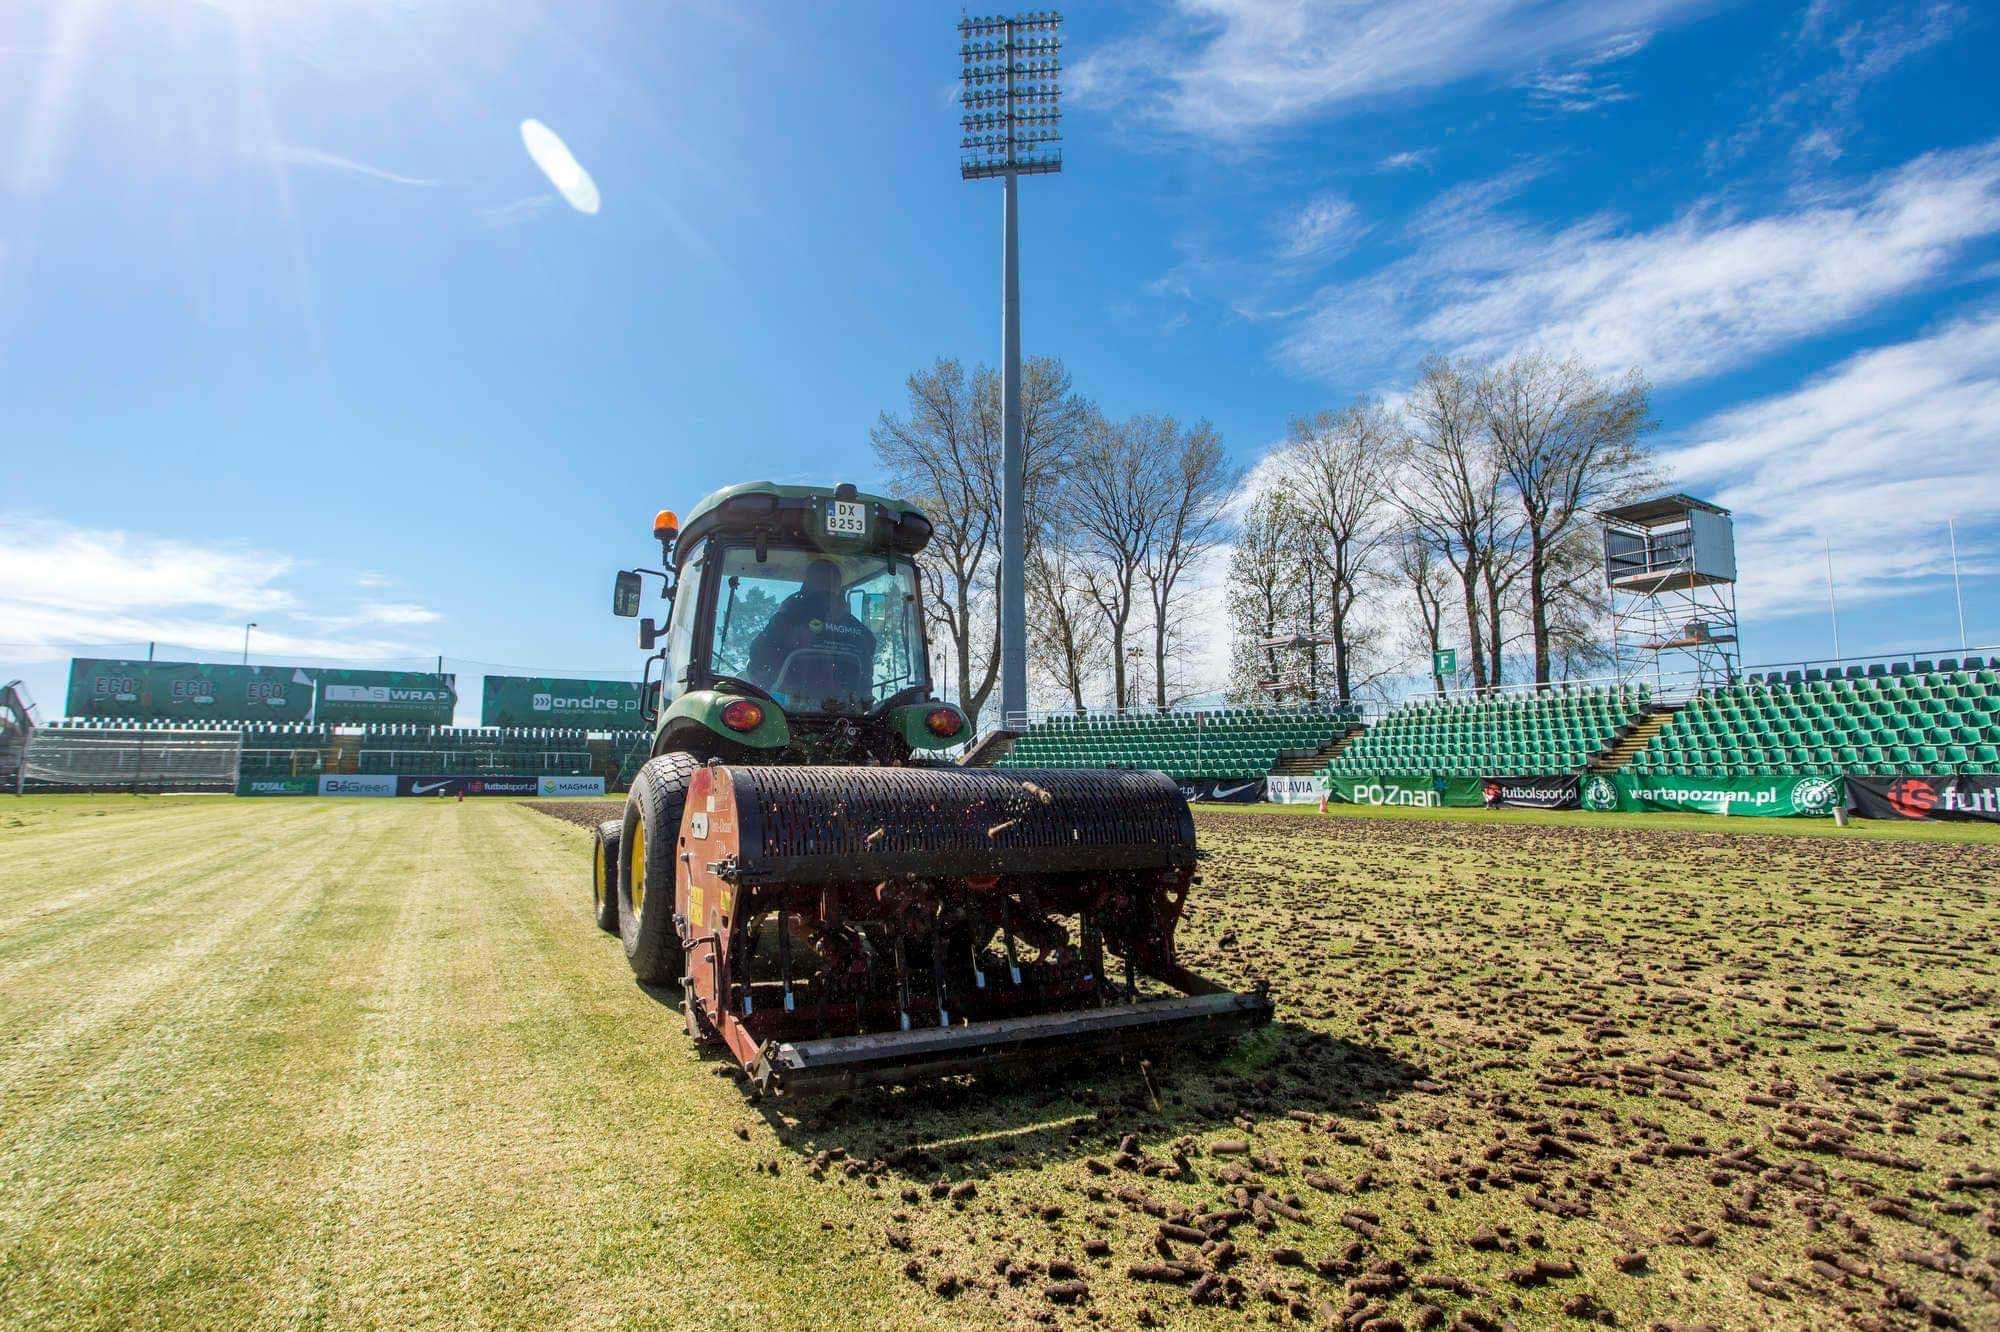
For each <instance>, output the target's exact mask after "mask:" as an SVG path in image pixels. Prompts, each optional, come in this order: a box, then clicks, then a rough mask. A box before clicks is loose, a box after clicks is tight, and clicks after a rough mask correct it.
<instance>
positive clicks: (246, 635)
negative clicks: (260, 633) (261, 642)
mask: <svg viewBox="0 0 2000 1332" xmlns="http://www.w3.org/2000/svg"><path fill="white" fill-rule="evenodd" d="M256 627H257V622H256V621H255V620H252V621H251V622H250V623H249V624H246V625H244V626H243V664H244V665H245V666H248V665H249V664H250V631H251V630H252V629H255V628H256Z"/></svg>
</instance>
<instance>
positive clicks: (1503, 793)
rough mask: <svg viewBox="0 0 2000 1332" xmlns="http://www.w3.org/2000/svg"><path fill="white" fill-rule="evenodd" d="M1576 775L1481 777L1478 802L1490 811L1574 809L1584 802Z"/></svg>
mask: <svg viewBox="0 0 2000 1332" xmlns="http://www.w3.org/2000/svg"><path fill="white" fill-rule="evenodd" d="M1581 794H1582V793H1581V784H1580V783H1579V781H1578V779H1577V775H1576V774H1575V773H1573V772H1572V773H1558V774H1552V775H1549V776H1541V777H1482V778H1480V780H1479V798H1480V799H1481V800H1482V801H1483V802H1484V803H1485V804H1486V805H1488V806H1489V807H1496V808H1497V807H1504V808H1507V809H1575V808H1576V807H1577V804H1578V802H1579V800H1580V799H1581Z"/></svg>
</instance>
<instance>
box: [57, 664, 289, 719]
mask: <svg viewBox="0 0 2000 1332" xmlns="http://www.w3.org/2000/svg"><path fill="white" fill-rule="evenodd" d="M312 707H313V678H312V675H311V674H310V673H308V672H306V671H301V670H297V669H295V668H293V667H290V666H223V665H216V664H213V663H209V662H193V661H112V660H105V659H101V658H93V657H77V658H74V659H73V660H71V662H70V664H69V697H68V699H67V700H66V708H65V711H64V715H65V716H69V717H124V718H131V719H133V720H135V721H231V722H241V721H271V722H296V721H305V720H306V719H307V718H309V717H311V716H312Z"/></svg>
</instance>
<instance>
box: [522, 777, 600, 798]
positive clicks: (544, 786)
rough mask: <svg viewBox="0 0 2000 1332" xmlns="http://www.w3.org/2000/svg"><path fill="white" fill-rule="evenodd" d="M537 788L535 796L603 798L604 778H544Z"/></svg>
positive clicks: (537, 784)
mask: <svg viewBox="0 0 2000 1332" xmlns="http://www.w3.org/2000/svg"><path fill="white" fill-rule="evenodd" d="M535 786H536V790H535V794H536V795H544V796H601V795H603V794H604V779H603V778H602V777H544V778H542V779H541V780H540V781H538V782H537V783H536V784H535Z"/></svg>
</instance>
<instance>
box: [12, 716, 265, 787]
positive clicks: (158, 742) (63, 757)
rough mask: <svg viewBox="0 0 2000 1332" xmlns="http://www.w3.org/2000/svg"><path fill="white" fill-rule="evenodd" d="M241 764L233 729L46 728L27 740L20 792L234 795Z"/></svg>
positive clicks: (239, 745)
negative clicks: (202, 793) (205, 792)
mask: <svg viewBox="0 0 2000 1332" xmlns="http://www.w3.org/2000/svg"><path fill="white" fill-rule="evenodd" d="M242 761H243V737H242V736H241V735H239V734H238V733H237V732H235V731H195V730H181V729H178V728H174V727H155V728H148V729H143V730H141V729H131V730H125V729H118V730H112V729H108V728H105V729H99V728H96V727H66V726H44V727H40V728H38V729H37V730H36V731H35V732H34V734H33V735H32V736H31V737H30V739H29V741H28V751H27V754H26V755H25V757H24V759H23V763H22V770H21V787H22V790H23V791H151V792H160V791H221V792H227V793H232V794H233V793H234V792H235V790H236V778H237V773H238V771H239V769H240V768H241V767H242Z"/></svg>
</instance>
